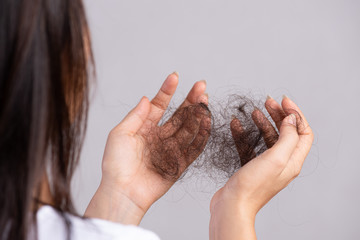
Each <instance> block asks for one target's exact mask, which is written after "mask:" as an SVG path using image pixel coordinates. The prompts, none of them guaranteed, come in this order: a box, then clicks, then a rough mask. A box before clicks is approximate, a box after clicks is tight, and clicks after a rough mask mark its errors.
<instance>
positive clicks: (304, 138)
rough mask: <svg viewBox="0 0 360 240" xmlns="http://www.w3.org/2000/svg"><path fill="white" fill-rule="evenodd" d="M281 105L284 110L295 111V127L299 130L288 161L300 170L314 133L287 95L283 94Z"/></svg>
mask: <svg viewBox="0 0 360 240" xmlns="http://www.w3.org/2000/svg"><path fill="white" fill-rule="evenodd" d="M282 105H283V108H284V110H285V112H287V113H291V112H295V113H296V114H295V116H296V121H297V129H298V132H299V142H298V144H297V146H296V148H295V150H294V152H293V154H292V156H291V159H290V161H292V162H293V164H295V165H296V166H298V170H300V169H301V167H302V165H303V163H304V161H305V158H306V156H307V155H308V154H309V152H310V149H311V146H312V143H313V141H314V134H313V131H312V129H311V127H310V125H309V123H308V121H307V120H306V118H305V116H304V114H303V113H302V111H301V110H300V108H299V107H298V106H297V105H296V104H295V103H294V102H293V101H291V100H290V99H289V98H288V97H286V96H284V99H283V101H282Z"/></svg>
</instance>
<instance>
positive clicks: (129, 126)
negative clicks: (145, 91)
mask: <svg viewBox="0 0 360 240" xmlns="http://www.w3.org/2000/svg"><path fill="white" fill-rule="evenodd" d="M149 112H150V101H149V99H148V98H147V97H142V99H141V100H140V102H139V103H138V105H136V107H135V108H133V109H132V110H131V111H130V112H129V113H128V114H127V115H126V117H125V118H124V119H123V120H122V121H121V122H120V123H119V124H118V125H117V126H116V127H115V129H116V131H119V132H123V133H126V134H129V135H135V134H136V132H137V131H138V130H139V129H140V128H141V126H142V125H143V124H144V122H145V120H146V118H147V117H148V115H149Z"/></svg>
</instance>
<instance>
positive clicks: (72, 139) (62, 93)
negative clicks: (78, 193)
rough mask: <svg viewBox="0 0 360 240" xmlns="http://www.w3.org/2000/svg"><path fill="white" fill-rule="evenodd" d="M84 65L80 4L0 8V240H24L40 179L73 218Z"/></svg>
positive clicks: (15, 2)
mask: <svg viewBox="0 0 360 240" xmlns="http://www.w3.org/2000/svg"><path fill="white" fill-rule="evenodd" d="M91 65H93V58H92V53H91V44H90V37H89V31H88V26H87V22H86V16H85V12H84V7H83V4H82V1H81V0H1V1H0V213H1V214H0V239H1V240H10V239H12V240H25V239H26V238H27V234H28V232H29V230H30V226H31V225H32V223H33V222H34V219H35V214H36V205H35V206H34V203H35V202H36V201H35V199H36V198H37V197H38V195H39V192H40V185H41V180H42V179H43V176H44V175H45V172H46V171H47V172H48V173H49V183H50V188H51V195H52V198H53V206H54V207H55V208H56V209H58V210H59V211H60V212H62V213H64V212H70V213H74V212H75V210H74V207H73V204H72V201H71V197H70V181H71V177H72V174H73V170H74V167H75V166H76V164H77V162H78V159H79V153H80V149H81V146H82V142H83V138H84V132H85V129H86V119H87V110H88V69H89V68H90V67H91ZM29 215H30V216H31V217H29Z"/></svg>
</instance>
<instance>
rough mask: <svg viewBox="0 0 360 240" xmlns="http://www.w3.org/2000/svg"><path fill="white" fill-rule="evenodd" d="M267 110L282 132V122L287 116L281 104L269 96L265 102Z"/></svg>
mask: <svg viewBox="0 0 360 240" xmlns="http://www.w3.org/2000/svg"><path fill="white" fill-rule="evenodd" d="M265 108H266V110H267V111H268V113H269V114H270V116H271V118H272V119H273V120H274V122H275V124H276V128H277V129H279V130H280V127H281V122H282V120H283V119H284V118H285V117H286V116H287V114H286V113H285V112H284V110H283V109H282V107H281V106H280V104H279V103H277V102H276V101H275V99H273V98H272V97H270V96H268V97H267V100H266V102H265Z"/></svg>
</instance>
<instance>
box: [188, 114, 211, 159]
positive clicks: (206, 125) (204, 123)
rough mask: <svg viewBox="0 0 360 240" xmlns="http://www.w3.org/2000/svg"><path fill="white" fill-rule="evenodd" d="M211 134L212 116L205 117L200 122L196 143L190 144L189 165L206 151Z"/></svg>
mask: <svg viewBox="0 0 360 240" xmlns="http://www.w3.org/2000/svg"><path fill="white" fill-rule="evenodd" d="M210 132H211V118H210V116H204V117H203V119H201V122H200V127H199V132H198V134H197V135H196V137H195V138H194V141H193V142H192V143H191V144H190V147H189V150H188V157H189V160H188V162H189V164H191V163H192V162H193V161H194V160H195V159H196V158H197V157H198V156H199V155H200V154H201V153H202V152H203V151H204V148H205V146H206V144H207V142H208V139H209V136H210Z"/></svg>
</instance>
